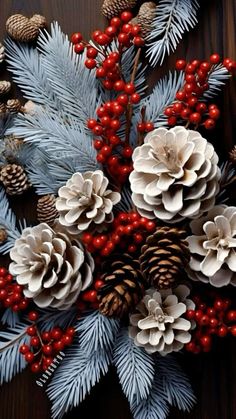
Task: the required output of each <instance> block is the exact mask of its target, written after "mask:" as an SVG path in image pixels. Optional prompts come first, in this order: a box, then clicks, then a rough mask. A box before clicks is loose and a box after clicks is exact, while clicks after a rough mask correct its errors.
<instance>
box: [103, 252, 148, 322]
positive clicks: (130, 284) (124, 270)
mask: <svg viewBox="0 0 236 419" xmlns="http://www.w3.org/2000/svg"><path fill="white" fill-rule="evenodd" d="M104 272H105V274H104V276H103V278H102V279H103V281H104V282H105V285H104V286H103V287H102V288H101V289H100V291H99V293H98V299H99V302H100V305H99V310H100V311H101V313H102V314H103V315H104V316H109V317H111V316H114V317H122V316H123V315H125V314H126V313H128V312H130V311H131V310H132V309H133V308H134V307H135V306H136V305H137V304H138V302H139V301H140V300H141V298H142V296H143V293H144V285H145V280H144V278H143V276H142V274H141V272H140V265H139V261H138V260H135V259H133V258H132V257H130V256H129V255H128V254H119V255H114V256H113V257H112V259H111V258H109V261H108V262H107V263H105V264H104Z"/></svg>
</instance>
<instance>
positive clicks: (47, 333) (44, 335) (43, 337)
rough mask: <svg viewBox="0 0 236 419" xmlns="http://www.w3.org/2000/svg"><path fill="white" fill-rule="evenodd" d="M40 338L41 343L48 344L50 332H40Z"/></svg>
mask: <svg viewBox="0 0 236 419" xmlns="http://www.w3.org/2000/svg"><path fill="white" fill-rule="evenodd" d="M41 337H42V340H43V342H50V340H51V332H42V334H41Z"/></svg>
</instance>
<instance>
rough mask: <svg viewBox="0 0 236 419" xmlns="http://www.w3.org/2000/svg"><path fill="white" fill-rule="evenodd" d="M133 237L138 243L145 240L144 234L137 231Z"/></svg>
mask: <svg viewBox="0 0 236 419" xmlns="http://www.w3.org/2000/svg"><path fill="white" fill-rule="evenodd" d="M133 237H134V241H135V243H136V244H140V243H142V242H143V240H144V238H143V235H142V234H140V233H135V234H134V236H133Z"/></svg>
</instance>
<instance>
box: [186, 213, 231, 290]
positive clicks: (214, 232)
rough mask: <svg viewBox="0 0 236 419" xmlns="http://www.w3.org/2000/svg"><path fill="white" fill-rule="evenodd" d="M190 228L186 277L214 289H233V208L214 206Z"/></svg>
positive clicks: (193, 222) (192, 223)
mask: <svg viewBox="0 0 236 419" xmlns="http://www.w3.org/2000/svg"><path fill="white" fill-rule="evenodd" d="M190 227H191V230H192V233H193V235H192V236H189V237H187V241H188V244H189V250H190V253H191V259H190V263H189V267H190V269H189V272H188V274H189V276H190V278H192V279H193V280H198V281H202V282H210V284H211V285H213V286H215V287H223V286H225V285H229V284H232V285H234V286H236V207H227V206H226V205H217V206H215V207H214V208H212V209H211V210H210V211H209V213H208V214H207V215H206V216H204V217H201V218H199V219H197V220H194V221H192V222H191V224H190Z"/></svg>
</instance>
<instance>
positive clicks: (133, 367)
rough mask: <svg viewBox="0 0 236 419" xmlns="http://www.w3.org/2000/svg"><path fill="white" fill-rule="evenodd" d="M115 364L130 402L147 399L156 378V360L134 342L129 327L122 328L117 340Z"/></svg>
mask: <svg viewBox="0 0 236 419" xmlns="http://www.w3.org/2000/svg"><path fill="white" fill-rule="evenodd" d="M114 364H115V366H116V369H117V373H118V377H119V380H120V384H121V387H122V390H123V392H124V394H125V396H126V397H127V399H128V401H129V403H131V404H132V403H133V402H134V400H136V403H139V402H140V400H142V399H146V398H147V397H148V395H149V393H150V388H151V386H152V382H153V379H154V360H153V358H152V356H151V355H149V354H148V353H147V352H146V351H145V350H144V349H143V348H140V347H138V346H136V345H135V344H134V341H133V339H131V338H130V337H129V335H128V330H127V328H124V329H122V330H121V332H120V333H119V335H118V337H117V340H116V342H115V347H114Z"/></svg>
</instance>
